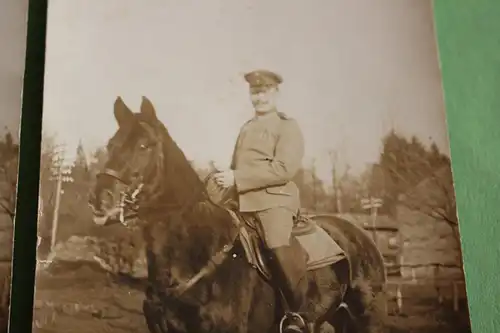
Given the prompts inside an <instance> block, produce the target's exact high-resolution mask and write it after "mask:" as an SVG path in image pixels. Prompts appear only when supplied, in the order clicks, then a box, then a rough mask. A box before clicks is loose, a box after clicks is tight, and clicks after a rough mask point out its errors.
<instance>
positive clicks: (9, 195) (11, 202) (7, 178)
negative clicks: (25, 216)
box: [0, 158, 18, 221]
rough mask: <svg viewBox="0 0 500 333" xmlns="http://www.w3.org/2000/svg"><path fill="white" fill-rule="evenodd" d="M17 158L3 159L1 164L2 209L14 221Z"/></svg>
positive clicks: (0, 205)
mask: <svg viewBox="0 0 500 333" xmlns="http://www.w3.org/2000/svg"><path fill="white" fill-rule="evenodd" d="M17 162H18V160H17V158H14V159H9V160H7V161H2V162H1V165H0V184H1V185H0V210H1V211H2V212H3V213H5V214H7V215H8V216H9V217H10V219H11V220H12V221H14V217H15V216H16V212H15V211H16V198H17V195H16V194H17V165H18V163H17Z"/></svg>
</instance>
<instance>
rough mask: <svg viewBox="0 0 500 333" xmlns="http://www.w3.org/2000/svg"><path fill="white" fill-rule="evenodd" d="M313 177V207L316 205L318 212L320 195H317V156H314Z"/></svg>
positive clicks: (315, 208) (315, 209) (315, 210)
mask: <svg viewBox="0 0 500 333" xmlns="http://www.w3.org/2000/svg"><path fill="white" fill-rule="evenodd" d="M311 178H312V186H313V207H314V212H315V213H317V210H318V206H317V203H318V197H317V192H316V186H317V179H316V159H315V158H313V160H312V168H311Z"/></svg>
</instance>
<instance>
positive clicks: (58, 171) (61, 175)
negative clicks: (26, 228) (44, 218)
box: [50, 145, 73, 251]
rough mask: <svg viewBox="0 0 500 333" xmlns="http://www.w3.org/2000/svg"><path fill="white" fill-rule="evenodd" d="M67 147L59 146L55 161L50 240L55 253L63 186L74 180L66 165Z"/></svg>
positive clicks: (51, 248)
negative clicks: (54, 187)
mask: <svg viewBox="0 0 500 333" xmlns="http://www.w3.org/2000/svg"><path fill="white" fill-rule="evenodd" d="M65 153H66V152H65V146H64V145H63V146H59V149H58V150H57V151H56V155H55V159H53V161H54V163H55V164H56V168H55V170H54V171H55V172H54V173H55V175H53V177H55V178H56V192H55V203H54V213H53V219H52V234H51V238H50V250H51V251H53V250H54V247H55V245H56V240H57V228H58V223H59V209H60V206H61V194H62V193H63V189H62V184H63V183H65V182H72V181H73V179H72V178H71V177H70V176H69V174H70V173H71V169H70V168H68V165H67V164H66V163H65Z"/></svg>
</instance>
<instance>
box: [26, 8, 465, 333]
mask: <svg viewBox="0 0 500 333" xmlns="http://www.w3.org/2000/svg"><path fill="white" fill-rule="evenodd" d="M46 38H47V39H46V65H45V71H46V72H45V85H44V106H43V108H44V110H43V135H42V136H43V138H42V142H41V168H40V190H39V218H38V243H37V268H36V278H35V279H36V283H35V286H34V288H35V299H34V309H33V311H34V312H33V323H32V326H33V332H38V333H42V332H43V333H48V332H51V333H63V332H68V331H71V332H78V333H83V332H113V333H125V332H144V333H166V332H179V333H180V332H186V333H187V332H197V333H201V332H256V333H257V332H258V333H261V332H276V333H278V332H279V333H282V332H283V333H317V332H337V333H339V332H342V333H364V332H366V333H368V332H370V333H385V332H387V333H400V332H401V333H402V332H415V333H437V332H439V333H455V332H460V333H462V332H463V333H466V332H470V323H469V315H468V304H467V296H466V291H465V283H464V272H463V268H462V266H463V265H462V255H461V242H460V234H459V228H458V218H457V212H456V205H455V192H454V187H453V176H452V170H451V160H450V151H449V144H448V132H447V126H446V112H445V107H444V101H443V91H442V82H441V72H440V64H439V54H438V49H437V45H436V40H435V27H434V21H433V3H432V1H431V0H424V1H423V0H409V1H398V2H395V1H390V0H377V1H368V0H355V1H348V2H347V1H342V2H341V1H320V0H316V1H310V2H298V1H297V2H290V1H285V0H275V1H272V2H269V1H263V0H258V1H248V0H246V1H238V2H226V1H220V0H214V1H205V2H201V1H183V2H179V1H171V0H168V1H160V0H154V1H149V2H147V3H146V2H143V3H139V2H137V1H132V0H107V1H104V2H99V3H95V4H93V5H92V6H89V5H88V2H86V1H84V0H73V1H64V0H51V1H50V2H49V7H48V18H47V37H46Z"/></svg>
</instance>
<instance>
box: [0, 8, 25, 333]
mask: <svg viewBox="0 0 500 333" xmlns="http://www.w3.org/2000/svg"><path fill="white" fill-rule="evenodd" d="M27 13H28V0H2V1H1V2H0V50H1V51H0V118H1V121H0V332H7V327H8V320H9V306H10V287H11V273H12V271H11V267H12V245H13V237H14V219H15V216H16V196H17V167H18V158H19V156H18V154H19V125H20V119H21V101H22V97H21V96H22V88H23V75H24V60H25V51H26V29H27V24H26V18H27Z"/></svg>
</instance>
